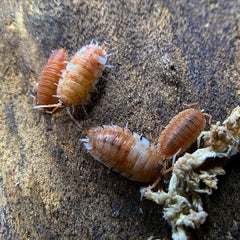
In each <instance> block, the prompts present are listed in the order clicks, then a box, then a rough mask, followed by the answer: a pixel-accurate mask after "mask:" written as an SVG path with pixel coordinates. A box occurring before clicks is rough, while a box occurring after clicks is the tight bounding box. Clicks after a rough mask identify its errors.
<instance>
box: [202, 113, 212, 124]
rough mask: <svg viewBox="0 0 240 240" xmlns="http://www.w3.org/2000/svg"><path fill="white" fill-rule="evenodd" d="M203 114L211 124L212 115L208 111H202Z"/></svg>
mask: <svg viewBox="0 0 240 240" xmlns="http://www.w3.org/2000/svg"><path fill="white" fill-rule="evenodd" d="M203 115H205V116H208V117H209V120H208V123H209V124H211V122H212V115H210V114H208V113H203Z"/></svg>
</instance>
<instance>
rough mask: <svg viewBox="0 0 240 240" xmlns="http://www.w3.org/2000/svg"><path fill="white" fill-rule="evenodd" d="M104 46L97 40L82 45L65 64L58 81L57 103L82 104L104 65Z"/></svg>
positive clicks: (105, 58) (105, 57)
mask: <svg viewBox="0 0 240 240" xmlns="http://www.w3.org/2000/svg"><path fill="white" fill-rule="evenodd" d="M110 55H111V54H108V55H107V53H106V51H105V50H104V46H99V45H98V42H96V44H93V41H91V42H90V44H89V45H87V46H84V47H82V48H81V49H80V50H79V51H78V52H77V53H76V54H75V55H74V56H73V58H72V59H71V61H70V62H69V63H68V64H67V67H66V70H65V71H64V72H63V74H62V77H61V79H60V81H59V83H58V88H57V97H58V98H59V103H62V104H65V105H67V106H69V107H70V106H74V105H80V104H83V103H84V102H85V101H86V100H87V99H88V96H89V93H90V92H92V91H93V90H94V86H95V84H96V82H97V81H96V80H97V79H98V78H99V77H100V76H101V74H102V71H103V70H104V68H105V67H106V66H109V65H105V64H106V62H107V57H108V56H110Z"/></svg>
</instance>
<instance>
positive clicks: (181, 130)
mask: <svg viewBox="0 0 240 240" xmlns="http://www.w3.org/2000/svg"><path fill="white" fill-rule="evenodd" d="M194 105H197V107H198V109H193V108H190V109H187V110H184V111H182V112H180V113H179V114H178V115H177V116H175V117H174V118H173V119H172V120H171V121H170V123H169V124H168V125H167V127H166V128H165V129H164V130H163V131H162V133H161V135H160V137H159V139H158V145H157V151H158V154H159V156H160V157H161V158H162V159H163V160H164V159H167V158H172V157H176V156H178V155H180V154H182V153H183V152H185V151H186V150H187V148H189V147H190V145H191V144H192V143H193V142H194V141H195V140H196V138H197V137H198V136H199V135H200V133H201V131H202V130H203V129H204V127H205V125H206V120H205V117H204V116H205V115H206V116H208V117H209V123H210V122H211V115H209V114H207V113H203V112H202V111H201V109H200V106H199V104H198V103H193V104H190V105H188V106H194Z"/></svg>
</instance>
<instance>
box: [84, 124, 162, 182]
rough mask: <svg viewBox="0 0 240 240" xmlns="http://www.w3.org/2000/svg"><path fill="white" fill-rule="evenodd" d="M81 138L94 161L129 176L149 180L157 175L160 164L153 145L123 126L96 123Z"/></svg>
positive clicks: (132, 178) (140, 180)
mask: <svg viewBox="0 0 240 240" xmlns="http://www.w3.org/2000/svg"><path fill="white" fill-rule="evenodd" d="M82 141H83V142H84V145H85V147H86V149H87V150H88V152H89V153H90V154H91V155H92V156H93V157H94V158H95V159H96V160H97V161H99V162H101V163H103V164H104V165H105V166H107V167H109V168H110V169H111V170H113V171H115V172H117V173H119V174H121V175H123V176H125V177H127V178H129V179H131V180H134V181H138V182H152V181H154V180H156V179H158V178H159V175H160V172H161V168H162V166H161V163H160V159H159V158H158V156H157V152H156V148H155V147H154V146H150V145H149V141H148V140H147V139H146V138H144V137H142V138H141V137H140V136H139V135H138V134H136V133H133V134H132V133H131V132H130V130H129V129H127V128H125V129H122V128H120V127H118V126H114V125H112V126H109V125H107V126H104V127H103V128H102V127H96V128H93V129H91V130H89V131H88V134H87V138H86V139H82Z"/></svg>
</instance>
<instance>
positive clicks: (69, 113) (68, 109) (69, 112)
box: [67, 107, 83, 129]
mask: <svg viewBox="0 0 240 240" xmlns="http://www.w3.org/2000/svg"><path fill="white" fill-rule="evenodd" d="M67 113H68V115H69V116H70V118H71V119H72V120H73V121H74V122H75V123H76V124H77V126H78V127H79V128H80V129H83V128H82V127H81V125H80V124H79V122H78V121H77V120H76V119H75V118H74V117H73V115H72V114H71V111H70V108H69V107H67Z"/></svg>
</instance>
